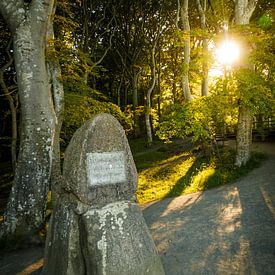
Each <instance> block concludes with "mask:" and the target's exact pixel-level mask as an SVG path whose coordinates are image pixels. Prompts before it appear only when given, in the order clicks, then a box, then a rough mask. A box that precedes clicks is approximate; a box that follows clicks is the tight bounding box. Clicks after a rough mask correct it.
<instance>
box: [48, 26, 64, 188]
mask: <svg viewBox="0 0 275 275" xmlns="http://www.w3.org/2000/svg"><path fill="white" fill-rule="evenodd" d="M47 37H48V38H50V39H54V31H53V24H52V22H51V23H50V24H49V28H48V33H47ZM47 47H48V48H50V47H52V48H51V50H52V51H55V48H54V46H50V45H49V44H48V45H47ZM47 70H48V78H49V81H50V84H51V92H52V98H53V102H54V110H55V114H56V125H55V135H54V141H53V154H52V170H51V185H52V186H53V185H55V183H56V182H57V181H58V180H59V179H60V176H61V163H60V142H59V136H60V131H61V127H62V122H63V114H64V88H63V83H62V82H61V80H60V79H61V68H60V64H59V61H58V59H56V60H49V61H48V62H47Z"/></svg>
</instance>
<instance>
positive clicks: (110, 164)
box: [86, 151, 126, 186]
mask: <svg viewBox="0 0 275 275" xmlns="http://www.w3.org/2000/svg"><path fill="white" fill-rule="evenodd" d="M86 164H87V173H88V181H89V185H90V186H98V185H106V184H116V183H120V182H124V181H126V170H125V155H124V152H123V151H119V152H103V153H87V163H86Z"/></svg>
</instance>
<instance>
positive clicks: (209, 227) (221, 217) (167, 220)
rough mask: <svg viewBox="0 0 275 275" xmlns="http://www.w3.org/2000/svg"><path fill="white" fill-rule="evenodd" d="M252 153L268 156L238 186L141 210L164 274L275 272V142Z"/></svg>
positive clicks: (262, 145)
mask: <svg viewBox="0 0 275 275" xmlns="http://www.w3.org/2000/svg"><path fill="white" fill-rule="evenodd" d="M228 145H229V146H234V144H233V143H232V141H231V142H230V144H228ZM253 149H254V150H256V151H262V152H265V153H267V154H268V158H267V159H266V160H265V161H264V162H263V163H262V165H261V167H259V168H257V169H254V170H253V171H251V172H250V173H249V174H248V175H247V176H246V177H243V178H241V179H239V180H238V181H237V182H235V183H233V184H229V185H226V186H222V187H218V188H214V189H211V190H208V191H205V192H198V193H193V194H188V195H184V196H181V197H177V198H169V199H165V200H162V201H158V202H155V203H151V204H148V205H147V206H146V207H145V208H144V210H143V213H144V217H145V220H146V222H147V224H148V226H149V228H150V230H151V233H152V236H153V238H154V241H155V244H156V246H157V249H158V251H159V254H160V256H161V259H162V262H163V265H164V268H165V271H166V274H169V275H176V274H190V275H191V274H192V275H193V274H211V275H212V274H275V143H255V144H254V148H253Z"/></svg>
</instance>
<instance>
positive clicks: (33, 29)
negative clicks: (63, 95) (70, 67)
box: [0, 0, 56, 240]
mask: <svg viewBox="0 0 275 275" xmlns="http://www.w3.org/2000/svg"><path fill="white" fill-rule="evenodd" d="M53 7H54V0H33V1H29V3H28V4H27V3H26V2H24V1H22V0H1V2H0V11H1V13H2V15H3V17H4V19H5V20H6V22H7V23H8V26H9V28H10V30H11V31H12V37H13V50H14V60H15V68H16V74H17V82H18V90H19V98H20V102H21V120H22V125H21V135H20V138H21V139H20V149H19V155H18V162H17V167H16V173H15V178H14V184H13V187H12V190H11V194H10V198H9V202H8V205H7V209H6V212H5V214H4V222H3V223H2V228H1V231H0V238H3V237H5V238H6V240H7V239H9V238H12V237H16V238H17V239H18V238H24V239H25V238H28V237H30V236H32V234H33V233H35V232H36V231H37V230H38V229H39V228H40V227H41V225H42V224H43V222H44V217H45V208H46V203H47V193H48V190H49V180H50V175H51V164H52V153H53V143H54V138H55V137H54V134H55V125H56V116H55V112H54V106H53V101H52V97H51V91H50V85H49V81H48V74H47V70H46V64H45V46H46V33H47V27H48V24H49V22H50V20H51V19H52V13H53Z"/></svg>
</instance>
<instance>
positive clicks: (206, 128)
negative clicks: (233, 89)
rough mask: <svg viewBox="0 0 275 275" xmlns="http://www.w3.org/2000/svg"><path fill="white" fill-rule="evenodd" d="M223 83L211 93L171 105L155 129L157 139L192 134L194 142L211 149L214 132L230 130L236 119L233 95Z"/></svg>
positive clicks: (218, 83)
mask: <svg viewBox="0 0 275 275" xmlns="http://www.w3.org/2000/svg"><path fill="white" fill-rule="evenodd" d="M225 85H226V84H225V83H223V82H222V81H221V82H217V84H216V90H215V91H213V93H212V95H211V96H209V97H201V98H197V99H195V100H193V101H191V102H189V103H187V104H186V105H183V106H181V105H175V106H173V107H172V108H171V109H170V110H169V111H168V112H167V113H166V115H165V116H163V118H162V121H161V122H160V127H159V130H158V131H157V135H158V136H159V137H160V139H163V140H166V141H169V140H171V139H172V138H174V137H180V138H184V137H186V136H192V140H193V142H197V141H200V142H201V143H202V145H203V147H204V148H205V149H207V148H208V147H209V146H210V147H211V150H213V149H214V145H215V140H216V136H217V135H224V134H225V133H226V132H228V131H233V130H234V126H235V124H236V121H237V111H236V108H235V105H234V104H233V102H234V98H232V96H231V94H230V93H229V92H228V91H227V90H226V87H225ZM225 106H227V108H225Z"/></svg>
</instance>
